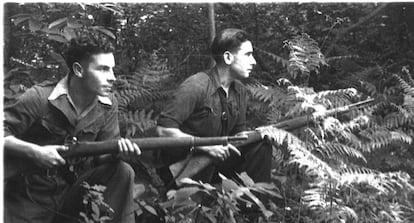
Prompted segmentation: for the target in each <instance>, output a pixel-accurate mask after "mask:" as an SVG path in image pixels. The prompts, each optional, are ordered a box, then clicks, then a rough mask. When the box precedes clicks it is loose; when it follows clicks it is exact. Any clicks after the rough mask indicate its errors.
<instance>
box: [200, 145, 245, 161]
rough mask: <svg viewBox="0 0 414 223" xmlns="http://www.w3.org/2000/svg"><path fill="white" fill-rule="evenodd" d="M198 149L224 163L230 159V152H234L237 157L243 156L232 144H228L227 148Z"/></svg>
mask: <svg viewBox="0 0 414 223" xmlns="http://www.w3.org/2000/svg"><path fill="white" fill-rule="evenodd" d="M197 149H198V150H200V151H203V152H205V153H207V154H208V155H210V156H212V157H213V158H215V159H217V160H219V161H224V160H225V159H227V158H229V157H230V151H233V152H234V153H235V154H236V155H238V156H241V153H240V151H239V150H238V149H237V148H236V147H235V146H233V145H232V144H227V145H226V146H222V145H217V146H200V147H197Z"/></svg>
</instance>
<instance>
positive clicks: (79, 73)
mask: <svg viewBox="0 0 414 223" xmlns="http://www.w3.org/2000/svg"><path fill="white" fill-rule="evenodd" d="M72 70H73V74H75V76H76V77H79V78H82V77H83V67H82V65H81V64H80V63H78V62H75V63H73V65H72Z"/></svg>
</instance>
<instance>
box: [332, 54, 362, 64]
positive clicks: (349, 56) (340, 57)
mask: <svg viewBox="0 0 414 223" xmlns="http://www.w3.org/2000/svg"><path fill="white" fill-rule="evenodd" d="M354 58H359V56H358V55H346V56H335V57H328V58H326V59H325V61H326V62H327V63H331V62H333V61H337V60H345V59H354Z"/></svg>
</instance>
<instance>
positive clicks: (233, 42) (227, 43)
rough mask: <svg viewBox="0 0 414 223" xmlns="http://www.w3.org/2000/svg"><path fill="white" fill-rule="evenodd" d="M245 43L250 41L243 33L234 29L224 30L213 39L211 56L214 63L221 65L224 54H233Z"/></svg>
mask: <svg viewBox="0 0 414 223" xmlns="http://www.w3.org/2000/svg"><path fill="white" fill-rule="evenodd" d="M246 41H250V39H249V36H248V35H247V33H246V32H245V31H243V30H241V29H234V28H229V29H224V30H222V31H221V32H219V33H218V34H217V35H216V36H215V37H214V40H213V43H212V44H211V54H212V56H213V58H214V60H215V61H216V63H222V62H223V54H224V52H226V51H230V52H234V51H235V50H238V49H239V47H240V46H241V44H242V43H244V42H246Z"/></svg>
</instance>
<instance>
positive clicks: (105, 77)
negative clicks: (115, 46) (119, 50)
mask: <svg viewBox="0 0 414 223" xmlns="http://www.w3.org/2000/svg"><path fill="white" fill-rule="evenodd" d="M114 67H115V58H114V55H113V54H112V53H101V54H95V55H92V56H91V58H90V60H89V63H85V65H84V66H83V69H84V70H83V71H84V72H83V83H84V86H85V88H86V89H87V90H88V91H89V92H90V93H91V94H94V95H99V96H108V95H109V94H110V93H111V91H112V85H113V83H114V81H115V79H116V78H115V75H114V71H113V68H114Z"/></svg>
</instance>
